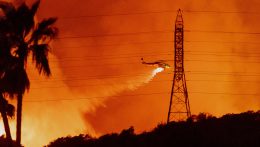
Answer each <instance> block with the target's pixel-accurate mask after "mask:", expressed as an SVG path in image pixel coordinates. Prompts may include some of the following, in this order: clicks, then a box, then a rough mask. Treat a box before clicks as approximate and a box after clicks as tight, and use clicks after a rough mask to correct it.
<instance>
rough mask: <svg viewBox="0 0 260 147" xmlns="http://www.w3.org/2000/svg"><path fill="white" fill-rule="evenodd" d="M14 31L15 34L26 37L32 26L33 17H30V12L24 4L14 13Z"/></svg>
mask: <svg viewBox="0 0 260 147" xmlns="http://www.w3.org/2000/svg"><path fill="white" fill-rule="evenodd" d="M15 21H16V29H17V33H18V34H20V35H23V37H24V36H26V35H27V34H28V33H29V32H30V30H31V29H32V27H33V25H34V15H33V16H32V15H31V11H30V9H29V7H28V6H27V5H26V3H25V2H24V3H22V4H21V5H20V6H19V7H18V9H17V11H16V19H15Z"/></svg>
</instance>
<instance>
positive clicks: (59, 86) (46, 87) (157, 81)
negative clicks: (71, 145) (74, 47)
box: [30, 79, 260, 90]
mask: <svg viewBox="0 0 260 147" xmlns="http://www.w3.org/2000/svg"><path fill="white" fill-rule="evenodd" d="M69 81H86V79H82V80H69ZM151 82H153V83H157V84H159V83H162V82H172V80H156V81H151ZM187 82H220V83H222V82H223V83H246V84H248V83H260V81H223V80H187ZM49 83H51V82H48V84H49ZM54 84H55V83H54ZM133 84H147V82H133ZM104 85H111V83H102V84H80V85H56V86H37V87H31V88H30V89H41V90H42V89H50V88H51V89H54V88H55V89H56V88H57V89H59V88H65V87H70V88H72V87H73V88H75V87H81V88H83V87H84V88H86V87H89V86H104Z"/></svg>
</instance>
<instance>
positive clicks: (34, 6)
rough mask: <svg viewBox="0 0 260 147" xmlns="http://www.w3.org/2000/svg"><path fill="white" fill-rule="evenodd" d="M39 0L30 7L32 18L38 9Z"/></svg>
mask: <svg viewBox="0 0 260 147" xmlns="http://www.w3.org/2000/svg"><path fill="white" fill-rule="evenodd" d="M40 2H41V1H40V0H37V1H36V2H35V3H34V4H33V5H32V7H31V10H30V11H31V15H32V16H34V15H35V14H36V12H37V10H38V8H39V5H40Z"/></svg>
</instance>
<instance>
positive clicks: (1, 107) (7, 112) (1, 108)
mask: <svg viewBox="0 0 260 147" xmlns="http://www.w3.org/2000/svg"><path fill="white" fill-rule="evenodd" d="M0 103H1V104H0V112H1V115H2V118H3V123H4V128H5V132H6V138H7V141H8V145H9V146H10V147H11V146H12V137H11V132H10V127H9V123H8V119H7V116H9V117H13V116H14V111H15V108H14V106H13V105H11V104H9V103H8V102H7V100H6V99H5V98H4V97H3V95H2V94H0Z"/></svg>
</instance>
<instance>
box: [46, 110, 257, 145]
mask: <svg viewBox="0 0 260 147" xmlns="http://www.w3.org/2000/svg"><path fill="white" fill-rule="evenodd" d="M193 117H195V118H198V121H189V120H187V121H186V122H183V121H182V122H170V123H168V124H159V125H158V126H157V127H156V128H155V129H153V130H152V131H150V132H144V133H141V134H135V133H134V129H133V127H130V128H129V129H126V130H123V131H122V132H121V133H119V134H117V133H112V134H106V135H103V136H101V137H99V138H92V137H90V136H88V135H86V136H84V135H80V136H74V137H71V136H69V137H65V138H59V139H57V140H55V141H53V142H51V143H50V144H49V145H47V147H75V146H77V147H168V146H185V147H194V146H195V147H196V146H200V147H209V146H210V147H222V146H223V147H225V146H232V147H233V146H235V147H245V146H246V147H258V146H260V111H258V112H252V111H249V112H245V113H241V114H228V115H224V116H223V117H220V118H216V117H213V116H212V115H209V114H207V113H201V114H199V115H197V116H193Z"/></svg>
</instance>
